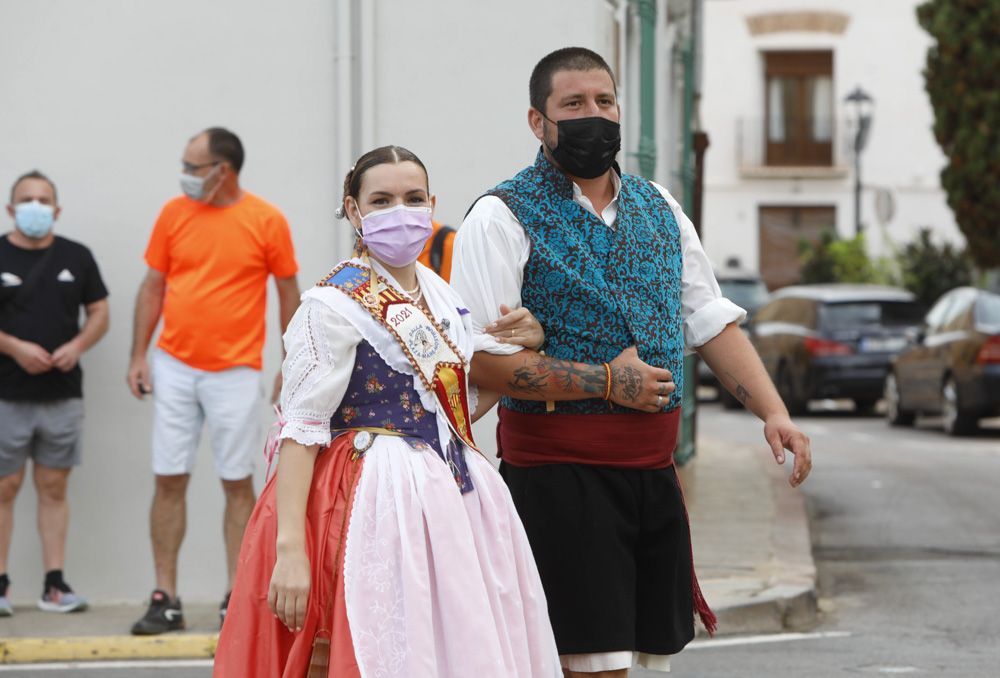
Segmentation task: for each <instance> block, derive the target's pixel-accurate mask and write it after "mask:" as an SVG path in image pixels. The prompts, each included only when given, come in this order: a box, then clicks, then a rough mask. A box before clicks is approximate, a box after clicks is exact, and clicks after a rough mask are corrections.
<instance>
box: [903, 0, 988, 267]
mask: <svg viewBox="0 0 1000 678" xmlns="http://www.w3.org/2000/svg"><path fill="white" fill-rule="evenodd" d="M917 17H918V19H919V21H920V25H921V26H923V27H924V29H925V30H926V31H927V32H928V33H930V34H931V36H932V37H933V38H934V39H935V41H936V44H935V45H933V46H932V47H931V48H930V49H929V50H928V51H927V65H926V68H925V69H924V80H925V87H926V89H927V93H928V95H930V100H931V105H932V106H933V108H934V136H935V137H936V138H937V141H938V144H940V146H941V149H942V150H943V151H944V154H945V155H946V156H947V157H948V163H947V165H946V166H945V168H944V169H943V170H942V171H941V183H942V185H943V186H944V189H945V191H946V192H947V194H948V204H949V205H950V206H951V209H952V211H953V212H954V213H955V219H956V221H957V222H958V226H959V228H960V229H961V230H962V233H964V234H965V237H966V240H967V241H968V243H969V251H970V253H971V255H972V257H973V259H974V260H975V262H976V264H977V265H978V266H980V267H981V268H992V267H994V266H1000V0H929V1H928V2H925V3H924V4H922V5H920V6H919V7H918V8H917Z"/></svg>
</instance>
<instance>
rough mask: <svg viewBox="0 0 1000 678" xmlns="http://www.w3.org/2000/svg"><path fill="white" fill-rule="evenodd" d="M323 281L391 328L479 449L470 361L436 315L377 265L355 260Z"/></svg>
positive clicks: (456, 425) (459, 429)
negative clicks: (377, 270) (471, 409)
mask: <svg viewBox="0 0 1000 678" xmlns="http://www.w3.org/2000/svg"><path fill="white" fill-rule="evenodd" d="M319 285H320V286H321V287H335V288H337V289H338V290H340V291H341V292H343V293H344V294H346V295H347V296H349V297H351V298H352V299H354V300H355V301H357V302H358V303H359V304H361V306H362V308H364V309H365V310H366V311H368V313H369V315H371V317H372V318H374V319H375V321H376V322H378V323H379V324H380V325H382V327H384V328H385V329H386V330H388V332H389V334H390V335H392V337H393V338H394V339H395V340H396V342H397V343H398V344H399V346H400V348H402V349H403V355H405V356H406V358H407V360H409V361H410V364H411V365H413V368H414V370H416V373H417V376H418V377H419V378H420V381H421V382H422V383H423V385H424V388H426V389H427V390H428V391H430V392H431V393H433V394H434V396H435V398H436V399H437V402H438V406H439V407H441V409H442V411H443V412H444V414H445V418H446V419H447V420H448V425H449V426H450V427H451V429H452V431H454V433H455V435H457V436H458V437H459V438H460V439H461V440H462V442H463V443H465V444H466V445H468V446H469V447H471V448H472V449H474V450H477V451H478V449H479V448H478V447H476V443H475V441H474V440H473V438H472V415H471V413H470V412H469V397H468V396H469V394H468V387H467V380H466V375H465V360H464V359H463V358H462V355H461V353H459V351H458V349H457V348H456V347H455V345H454V344H453V343H452V341H451V339H450V338H449V337H448V335H447V334H446V333H445V331H444V329H443V328H442V327H441V326H440V325H439V324H438V323H437V322H436V321H435V320H434V318H433V317H431V316H430V315H429V314H428V313H426V312H425V311H424V310H423V309H422V308H420V307H419V306H418V305H416V304H415V303H413V300H411V299H410V298H409V297H406V296H404V295H403V294H402V293H400V292H399V291H397V290H396V289H395V288H393V287H392V286H391V285H389V283H388V282H387V281H386V279H385V278H383V277H382V276H380V275H377V274H376V273H375V271H374V269H369V268H366V267H364V266H360V265H358V264H355V263H352V262H349V261H348V262H344V263H342V264H340V265H339V266H337V268H335V269H333V271H332V272H331V273H330V275H328V276H327V277H326V278H324V279H323V280H322V281H320V282H319ZM373 285H374V289H373Z"/></svg>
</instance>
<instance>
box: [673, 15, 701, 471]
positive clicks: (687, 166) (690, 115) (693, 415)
mask: <svg viewBox="0 0 1000 678" xmlns="http://www.w3.org/2000/svg"><path fill="white" fill-rule="evenodd" d="M697 2H698V0H692V3H691V9H690V11H689V12H688V15H687V16H688V17H689V19H690V21H691V24H690V26H689V30H688V31H686V33H687V35H686V36H684V37H683V38H682V40H683V41H684V46H683V47H682V48H681V55H680V56H681V64H682V66H683V67H684V107H683V118H682V121H681V139H682V150H681V154H682V155H681V181H682V182H683V184H684V202H683V206H684V210H685V211H687V212H688V213H691V211H692V210H693V208H694V207H695V191H694V188H695V181H694V180H695V170H694V159H695V158H694V89H695V55H696V53H697V48H698V33H697V31H696V23H695V12H696V9H697V8H696V7H695V4H696V3H697ZM697 388H698V356H697V355H689V356H686V357H685V358H684V396H683V397H682V398H681V408H682V409H681V432H680V438H679V440H678V441H677V450H676V451H675V453H674V459H675V460H676V462H677V464H678V465H684V464H686V463H687V462H688V461H690V460H691V457H693V456H694V454H695V451H696V445H695V439H696V433H697V426H698V399H697V397H696V394H695V392H696V390H697Z"/></svg>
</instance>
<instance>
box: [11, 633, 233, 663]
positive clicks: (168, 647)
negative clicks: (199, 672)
mask: <svg viewBox="0 0 1000 678" xmlns="http://www.w3.org/2000/svg"><path fill="white" fill-rule="evenodd" d="M218 640H219V634H217V633H192V634H182V635H175V636H167V637H163V636H156V637H145V638H143V637H136V636H77V637H68V638H11V639H7V640H0V664H34V663H39V662H74V661H96V660H114V659H209V658H211V657H213V656H215V646H216V643H217V642H218Z"/></svg>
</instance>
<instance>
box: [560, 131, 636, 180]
mask: <svg viewBox="0 0 1000 678" xmlns="http://www.w3.org/2000/svg"><path fill="white" fill-rule="evenodd" d="M542 117H545V116H544V115H543V116H542ZM545 119H546V120H549V119H548V118H547V117H546V118H545ZM549 122H552V120H549ZM553 124H555V126H556V128H557V129H558V131H559V145H558V146H556V147H555V148H549V147H548V145H546V148H549V153H551V154H552V158H553V159H554V160H555V161H556V162H557V163H559V167H561V168H562V169H563V170H564V171H565V172H567V173H568V174H571V175H573V176H574V177H580V178H581V179H594V178H596V177H599V176H601V175H602V174H604V173H605V172H607V171H608V170H609V169H611V165H612V164H613V163H614V161H615V155H616V154H617V153H618V150H619V149H620V148H621V147H622V130H621V125H619V124H618V123H617V122H615V121H613V120H608V119H607V118H602V117H599V116H598V117H595V118H574V119H571V120H560V121H559V122H556V123H553Z"/></svg>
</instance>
